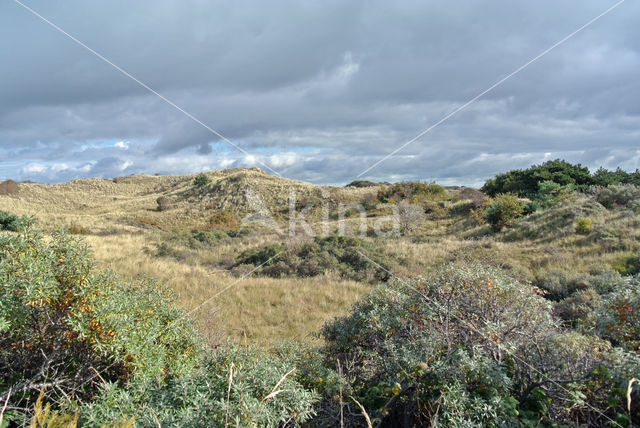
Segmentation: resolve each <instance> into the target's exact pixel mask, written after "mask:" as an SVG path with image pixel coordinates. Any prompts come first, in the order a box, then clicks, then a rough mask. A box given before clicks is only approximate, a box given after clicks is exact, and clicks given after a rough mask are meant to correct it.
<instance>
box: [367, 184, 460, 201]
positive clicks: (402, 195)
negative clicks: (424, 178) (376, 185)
mask: <svg viewBox="0 0 640 428" xmlns="http://www.w3.org/2000/svg"><path fill="white" fill-rule="evenodd" d="M446 196H447V189H445V188H444V187H442V186H440V185H438V184H436V183H435V182H427V183H423V182H420V181H403V182H401V183H395V184H392V185H390V186H387V187H383V188H381V189H380V190H379V191H378V199H379V200H380V201H381V202H385V203H396V202H400V201H401V200H404V199H406V200H408V201H409V202H411V203H421V202H424V201H438V200H441V199H444V198H445V197H446Z"/></svg>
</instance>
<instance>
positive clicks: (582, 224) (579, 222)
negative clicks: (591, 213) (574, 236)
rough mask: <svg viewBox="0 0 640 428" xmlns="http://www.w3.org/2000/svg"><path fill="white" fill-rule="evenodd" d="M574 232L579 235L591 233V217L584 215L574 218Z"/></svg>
mask: <svg viewBox="0 0 640 428" xmlns="http://www.w3.org/2000/svg"><path fill="white" fill-rule="evenodd" d="M575 223H576V233H578V234H580V235H588V234H589V233H591V223H592V221H591V219H589V218H585V217H578V218H577V219H576V222H575Z"/></svg>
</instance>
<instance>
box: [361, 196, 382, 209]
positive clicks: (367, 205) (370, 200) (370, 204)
mask: <svg viewBox="0 0 640 428" xmlns="http://www.w3.org/2000/svg"><path fill="white" fill-rule="evenodd" d="M360 203H361V204H362V206H363V207H364V209H365V211H371V210H375V209H376V208H378V197H377V196H376V194H375V193H367V194H366V195H364V196H363V197H362V200H361V201H360Z"/></svg>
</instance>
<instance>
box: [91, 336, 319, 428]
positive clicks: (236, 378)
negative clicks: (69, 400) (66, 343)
mask: <svg viewBox="0 0 640 428" xmlns="http://www.w3.org/2000/svg"><path fill="white" fill-rule="evenodd" d="M295 355H297V354H295V353H294V354H291V353H286V354H283V353H274V352H270V351H268V350H265V349H263V348H258V347H243V346H238V345H235V344H233V343H231V342H229V343H226V344H225V345H223V346H221V347H219V348H217V349H215V350H214V351H212V352H211V353H210V354H209V355H208V356H207V357H206V358H205V359H204V360H203V362H202V363H201V364H200V365H199V366H198V367H196V368H195V369H194V370H193V371H192V372H191V373H190V374H188V375H185V376H180V377H176V378H170V379H165V380H161V381H155V380H154V381H146V382H144V383H140V384H138V385H134V387H132V388H131V389H129V390H123V389H121V388H118V387H116V386H115V385H109V384H108V385H105V387H104V389H103V391H102V392H101V395H100V396H99V397H98V398H97V399H96V400H95V401H94V402H93V403H92V404H89V405H87V406H86V407H85V409H84V413H83V415H84V416H83V421H84V422H85V423H87V424H89V425H91V426H100V425H101V424H104V423H108V422H109V421H113V420H116V419H117V418H118V417H119V415H120V414H122V413H125V414H136V415H137V416H136V423H137V424H138V425H139V426H149V427H155V426H158V424H160V426H185V427H203V426H236V427H240V426H242V427H245V426H263V427H266V426H282V427H285V426H299V424H301V423H304V422H307V421H308V420H309V419H310V418H311V417H312V416H313V414H314V409H313V404H314V402H315V401H316V400H317V397H316V394H315V393H314V392H313V390H311V389H310V388H305V387H304V386H303V385H302V384H301V383H300V382H299V380H298V378H299V374H298V370H297V368H296V361H297V359H296V358H295Z"/></svg>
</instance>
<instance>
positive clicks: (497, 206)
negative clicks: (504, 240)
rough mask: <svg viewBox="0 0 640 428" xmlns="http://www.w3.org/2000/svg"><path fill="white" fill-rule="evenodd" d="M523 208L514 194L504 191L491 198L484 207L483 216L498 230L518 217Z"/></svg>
mask: <svg viewBox="0 0 640 428" xmlns="http://www.w3.org/2000/svg"><path fill="white" fill-rule="evenodd" d="M523 210H524V206H523V203H522V202H521V201H520V199H518V197H516V196H515V195H512V194H509V193H505V194H502V195H498V196H496V197H495V198H493V199H492V200H491V201H490V202H489V203H488V204H487V206H486V207H485V214H484V218H485V220H486V221H487V223H489V224H490V225H491V228H492V229H493V230H494V231H496V232H498V231H500V230H502V229H503V228H504V227H505V226H509V225H511V224H513V222H515V220H516V219H518V218H519V217H520V216H521V215H522V212H523Z"/></svg>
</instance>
